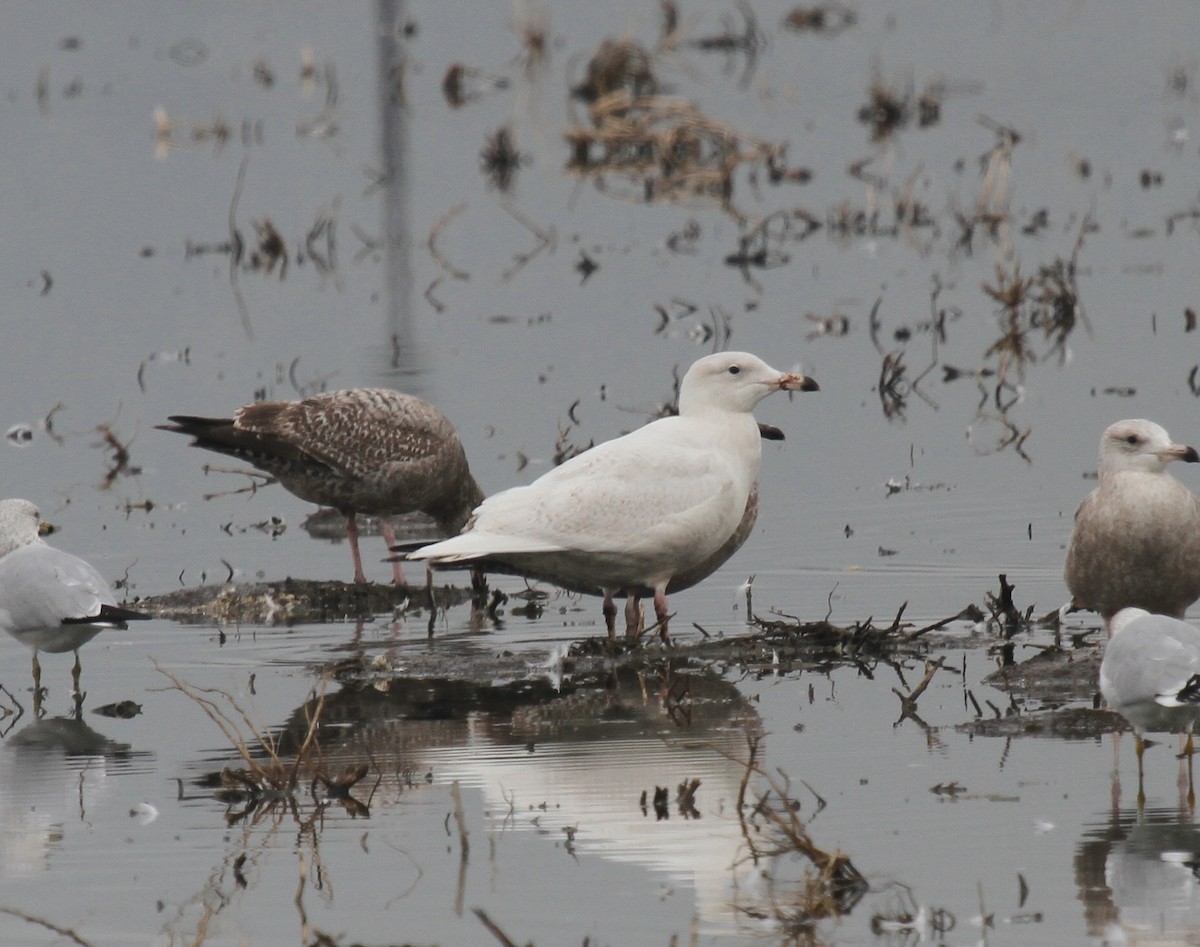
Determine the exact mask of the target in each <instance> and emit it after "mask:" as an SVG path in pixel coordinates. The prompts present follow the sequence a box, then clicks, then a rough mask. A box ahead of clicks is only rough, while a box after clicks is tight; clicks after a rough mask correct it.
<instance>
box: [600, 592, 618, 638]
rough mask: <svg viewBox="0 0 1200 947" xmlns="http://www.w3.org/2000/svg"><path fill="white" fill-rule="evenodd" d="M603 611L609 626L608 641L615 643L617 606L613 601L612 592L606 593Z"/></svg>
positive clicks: (605, 622)
mask: <svg viewBox="0 0 1200 947" xmlns="http://www.w3.org/2000/svg"><path fill="white" fill-rule="evenodd" d="M601 610H602V611H603V612H604V624H605V625H606V626H608V640H609V641H613V640H615V639H616V637H617V606H616V604H615V603H614V602H613V600H612V592H605V593H604V607H603V609H601Z"/></svg>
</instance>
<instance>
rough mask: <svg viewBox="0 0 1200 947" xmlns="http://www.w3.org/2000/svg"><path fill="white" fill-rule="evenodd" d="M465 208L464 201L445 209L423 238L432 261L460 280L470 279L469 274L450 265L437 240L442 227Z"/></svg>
mask: <svg viewBox="0 0 1200 947" xmlns="http://www.w3.org/2000/svg"><path fill="white" fill-rule="evenodd" d="M466 209H467V204H466V201H464V202H463V203H461V204H456V205H455V206H454V207H451V208H450V209H449V210H448V211H446V213H444V214H442V216H441V217H439V218H438V219H437V223H435V224H434V225H433V229H432V230H430V231H429V236H428V237H427V238H426V240H425V245H426V246H427V247H429V254H430V256H432V257H433V261H434V262H435V263H436V264H437V265H438V266H440V267H441V268H442V269H443V270H445V271H446V272H447V273H449V274H450V275H451V276H453V277H454V278H455V279H461V280H466V279H470V278H471V276H470V274H469V273H467V272H466V271H465V270H460V269H457V268H456V267H454V266H452V265H451V264H450V261H449V260H447V259H446V258H445V257H444V256H442V252H441V250H439V249H438V245H437V240H438V237H439V236H440V235H441V232H442V229H443V228H444V227H445V226H446V225H447V224H448V223H450V221H452V220H453V219H454V218H455V217H457V216H458V215H459V214H461V213H462V212H463V211H464V210H466Z"/></svg>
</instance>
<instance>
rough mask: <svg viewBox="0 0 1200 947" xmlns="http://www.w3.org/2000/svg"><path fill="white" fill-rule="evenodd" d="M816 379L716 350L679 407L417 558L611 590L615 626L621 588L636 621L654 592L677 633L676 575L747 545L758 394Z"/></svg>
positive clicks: (661, 614)
mask: <svg viewBox="0 0 1200 947" xmlns="http://www.w3.org/2000/svg"><path fill="white" fill-rule="evenodd" d="M817 389H818V385H817V383H816V382H815V381H813V380H812V379H811V378H807V377H805V376H804V375H800V374H794V373H786V372H780V371H776V370H775V369H773V368H771V367H770V366H769V365H767V364H766V363H765V362H763V361H762V360H761V359H759V358H757V357H755V356H754V355H750V354H748V353H746V352H723V353H718V354H716V355H709V356H706V357H705V358H702V359H700V360H699V361H697V362H695V363H694V364H693V365H692V367H691V368H690V369H689V370H688V372H687V374H686V375H685V376H684V378H683V382H682V383H681V385H680V388H679V414H678V415H677V416H674V417H667V418H661V419H659V420H657V421H653V422H651V423H650V424H647V425H646V426H645V427H642V428H639V429H638V430H636V431H633V432H631V433H629V434H626V435H625V436H623V437H618V438H616V439H614V440H611V441H606V442H605V443H603V444H600V445H598V446H596V447H593V448H591V449H590V450H588V451H585V452H584V453H582V454H580V455H578V456H576V457H573V458H571V459H570V460H568V461H567V462H566V463H564V464H562V465H561V466H559V467H555V468H554V469H553V470H551V471H549V472H548V473H546V474H544V475H542V476H541V477H539V478H538V479H537V480H535V481H534V482H533V483H531V484H529V485H528V486H523V487H514V488H512V489H509V490H504V491H502V492H500V493H497V494H494V495H493V496H491V497H489V498H488V499H487V500H485V501H484V502H483V503H482V504H481V505H480V506H479V508H478V509H476V510H475V512H474V513H473V514H472V517H471V520H470V522H468V523H467V526H466V529H465V530H464V532H463V533H462V534H461V535H459V536H455V537H452V538H451V539H447V540H445V541H443V542H440V543H434V544H433V545H430V546H425V547H423V548H422V549H419V550H417V551H416V552H413V553H410V554H409V556H408V558H410V559H423V560H427V561H429V562H430V564H432V565H433V566H435V567H439V566H440V567H451V568H453V567H459V568H462V567H466V566H475V567H478V568H481V569H483V570H485V571H506V572H516V573H518V574H521V575H527V576H531V577H534V578H539V579H546V580H548V581H551V582H554V583H555V584H557V585H561V586H563V587H564V588H567V589H572V590H577V591H583V592H594V591H601V592H603V594H604V616H605V621H606V624H607V627H608V633H609V637H610V638H611V637H614V636H615V617H616V606H615V604H614V603H613V598H614V596H617V595H625V596H627V600H626V621H627V624H628V625H629V626H630V627H635V624H636V622H635V615H636V610H637V605H638V600H639V599H640V598H641V597H642V596H653V599H654V610H655V614H656V616H657V618H658V623H659V628H660V634H661V635H662V637H663V639H664V640H667V617H668V610H667V597H666V596H667V592H668V590H670V589H672V582H673V581H680V582H681V584H682V581H686V580H690V581H698V578H696V577H703V575H707V574H708V572H706V571H705V570H706V569H708V570H709V571H711V569H712V568H715V566H712V563H713V562H714V561H716V562H717V563H718V564H719V562H720V561H723V559H722V558H721V557H722V555H726V556H727V555H730V554H732V551H733V550H734V549H736V548H737V545H738V544H739V543H738V541H737V536H736V534H737V531H738V529H739V526H743V525H744V524H745V523H746V522H747V521H748V517H747V505H748V503H749V500H750V497H751V495H752V491H754V489H755V486H756V479H757V476H758V467H759V460H760V458H761V456H762V445H761V442H760V429H759V426H758V423H757V422H756V421H755V419H754V414H753V411H754V408H755V406H756V405H757V404H758V403H759V402H760V401H762V400H763V399H764V398H765V397H767V396H768V395H769V394H771V393H772V392H776V391H816V390H817ZM756 506H757V505H756V504H755V512H756ZM749 522H750V523H753V519H752V518H751V519H749ZM677 587H678V586H677Z"/></svg>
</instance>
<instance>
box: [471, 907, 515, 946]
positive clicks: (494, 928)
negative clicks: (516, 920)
mask: <svg viewBox="0 0 1200 947" xmlns="http://www.w3.org/2000/svg"><path fill="white" fill-rule="evenodd" d="M471 910H472V911H473V912H474V913H475V916H476V917H477V918H479V920H480V921H481V922H482V923H483V926H484V927H486V928H487V929H488V933H489V934H491V935H492V936H493V937H495V938H496V940H498V941H500V943H501V944H503V945H504V947H517V944H516V942H515V941H514V940H513V939H512V938H510V937H509V936H508V935H507V934H506V933H504V931H502V930H500V928H499V926H498V925H497V924H496V922H495V921H493V920H492V919H491V918H490V917H488V916H487V912H486V911H485V910H484V909H483V908H472V909H471Z"/></svg>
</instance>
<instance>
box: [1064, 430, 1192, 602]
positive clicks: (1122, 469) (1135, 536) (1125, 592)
mask: <svg viewBox="0 0 1200 947" xmlns="http://www.w3.org/2000/svg"><path fill="white" fill-rule="evenodd" d="M1173 460H1182V461H1184V462H1185V463H1190V464H1194V463H1196V462H1198V461H1200V454H1197V453H1196V449H1195V448H1193V447H1186V446H1184V445H1182V444H1172V443H1171V438H1170V437H1169V436H1168V435H1167V432H1166V431H1165V430H1163V429H1162V428H1161V427H1160V426H1159V425H1157V424H1155V423H1154V422H1153V421H1145V420H1140V419H1138V420H1127V421H1118V422H1116V423H1115V424H1113V425H1110V426H1109V427H1108V428H1107V429H1106V430H1105V432H1104V434H1103V436H1102V437H1101V438H1100V467H1099V475H1100V484H1099V486H1097V487H1096V489H1095V490H1093V491H1092V492H1091V493H1090V494H1089V495H1088V497H1087V498H1086V499H1085V500H1084V501H1083V503H1081V504H1080V505H1079V509H1078V510H1077V511H1076V513H1075V529H1074V532H1072V534H1071V544H1070V546H1069V547H1068V549H1067V564H1066V568H1065V570H1064V577H1065V578H1066V581H1067V587H1068V588H1069V589H1070V590H1071V594H1072V595H1073V596H1074V599H1075V603H1076V604H1077V605H1080V606H1082V607H1084V608H1090V609H1092V610H1094V611H1097V612H1099V613H1100V614H1101V616H1102V617H1103V618H1104V621H1105V624H1106V625H1107V624H1108V622H1109V621H1110V619H1111V618H1112V616H1113V615H1115V614H1116V613H1117V612H1118V611H1120V610H1121V609H1122V608H1126V607H1138V608H1144V609H1146V610H1147V611H1150V612H1155V613H1158V614H1162V615H1170V616H1173V617H1175V618H1182V617H1183V616H1184V613H1185V612H1186V611H1187V608H1188V606H1189V605H1191V604H1192V602H1194V601H1195V600H1196V599H1197V598H1200V509H1198V508H1197V504H1196V498H1195V497H1194V496H1192V494H1191V491H1189V490H1188V489H1187V487H1185V486H1184V485H1183V484H1181V483H1180V482H1179V481H1178V480H1176V479H1175V478H1174V477H1172V476H1171V475H1170V474H1169V473H1167V471H1166V469H1165V468H1166V465H1167V464H1169V463H1170V462H1171V461H1173Z"/></svg>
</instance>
